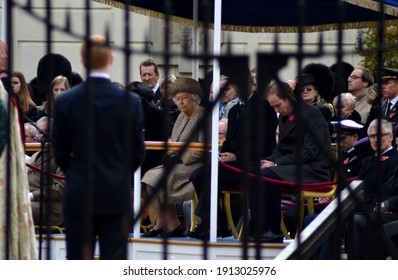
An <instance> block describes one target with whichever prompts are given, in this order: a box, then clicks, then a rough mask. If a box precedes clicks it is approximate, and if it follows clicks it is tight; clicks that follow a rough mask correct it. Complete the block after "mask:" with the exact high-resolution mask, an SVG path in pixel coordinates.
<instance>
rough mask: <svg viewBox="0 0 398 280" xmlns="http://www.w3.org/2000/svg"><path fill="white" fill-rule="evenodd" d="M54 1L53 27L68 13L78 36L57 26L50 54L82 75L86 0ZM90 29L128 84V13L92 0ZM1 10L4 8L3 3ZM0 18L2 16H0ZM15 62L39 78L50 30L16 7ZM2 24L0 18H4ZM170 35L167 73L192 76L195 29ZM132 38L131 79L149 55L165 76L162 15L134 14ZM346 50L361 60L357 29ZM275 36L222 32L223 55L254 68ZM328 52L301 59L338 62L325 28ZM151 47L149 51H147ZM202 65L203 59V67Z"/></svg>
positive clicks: (283, 40)
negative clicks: (105, 42) (110, 50)
mask: <svg viewBox="0 0 398 280" xmlns="http://www.w3.org/2000/svg"><path fill="white" fill-rule="evenodd" d="M17 2H18V3H20V4H22V5H23V4H25V3H26V2H27V1H26V0H18V1H17ZM31 2H32V10H33V11H34V12H35V13H37V14H38V15H40V16H41V17H42V18H45V15H46V5H45V4H46V1H45V0H32V1H31ZM51 3H52V9H53V11H52V21H53V22H54V24H55V25H57V26H59V27H63V26H64V24H65V22H66V17H67V16H66V15H67V14H69V16H70V19H71V26H70V27H71V30H72V31H73V32H74V33H75V34H77V35H78V36H71V35H68V34H66V33H63V32H61V31H58V30H54V31H53V32H52V33H51V34H52V44H51V52H53V53H60V54H62V55H64V56H65V57H66V58H68V59H69V60H70V62H71V64H72V69H73V71H75V72H78V73H79V74H81V75H82V76H83V77H84V76H85V70H84V69H83V68H82V66H81V64H80V56H79V48H80V45H81V36H84V34H85V18H86V12H85V1H82V0H81V1H77V0H53V1H51ZM91 5H92V6H91V8H92V10H91V13H90V16H91V30H92V33H101V34H104V33H105V30H109V34H110V39H111V41H112V42H113V43H114V44H115V46H117V48H116V56H115V62H114V66H113V68H112V73H111V76H112V79H113V80H115V81H118V82H121V83H123V84H125V82H126V77H125V64H126V61H125V58H124V55H123V53H122V52H121V51H120V50H119V47H123V46H124V41H125V35H124V32H125V31H124V30H125V26H124V17H125V15H124V11H123V10H120V9H116V8H113V7H110V6H106V5H103V4H100V3H98V2H94V1H92V4H91ZM1 11H2V7H1ZM0 17H1V16H0ZM13 17H14V18H13V26H12V32H13V46H14V47H13V64H14V67H13V68H14V69H16V70H20V71H22V72H23V73H24V74H25V76H26V78H27V80H28V81H30V80H31V79H33V78H34V77H36V68H37V63H38V61H39V60H40V58H41V57H43V56H44V55H45V54H46V53H47V44H46V42H47V39H46V29H45V25H44V24H43V23H42V22H38V21H37V19H34V18H33V17H32V16H30V15H29V14H28V13H26V12H25V11H23V10H22V9H19V8H17V9H15V10H14V13H13ZM0 22H2V19H1V21H0ZM171 26H172V28H171V34H170V35H171V36H170V51H172V52H173V53H176V54H178V55H176V56H174V57H172V58H171V60H170V68H169V73H170V74H174V75H177V76H180V75H184V76H190V75H191V73H192V62H191V60H188V59H186V58H184V56H183V55H182V54H181V53H182V47H183V45H184V41H185V42H188V46H189V51H190V52H191V51H192V32H191V27H190V26H183V25H177V24H172V25H171ZM130 28H131V29H130V41H129V46H130V47H131V48H132V49H133V54H132V56H131V58H130V60H129V66H130V67H131V69H130V72H131V73H130V76H129V77H128V78H127V79H128V81H136V80H140V77H139V63H140V62H141V61H142V60H144V59H146V58H148V57H151V58H153V59H155V60H156V61H157V62H158V63H159V65H160V68H161V75H164V67H163V65H164V62H163V57H162V56H160V54H161V53H162V52H163V50H164V43H163V42H164V32H165V26H164V22H163V21H161V20H158V19H154V18H150V17H146V16H142V15H139V14H133V13H131V17H130ZM212 34H213V32H212V31H211V30H210V31H209V38H210V40H209V45H210V49H209V51H210V52H211V51H212V44H213V41H212V40H211V36H212ZM343 37H344V39H343V43H344V44H343V49H344V51H345V52H346V54H345V55H344V56H343V60H344V61H346V62H348V63H350V64H352V65H353V66H354V67H355V66H357V65H358V64H359V62H360V59H361V58H360V57H359V56H358V55H357V54H356V52H355V43H356V37H357V31H356V30H346V31H344V36H343ZM203 38H204V32H203V30H201V31H200V40H199V41H200V47H199V49H200V50H202V48H203ZM274 38H275V35H274V34H267V33H261V34H257V33H256V34H253V33H242V32H223V33H222V40H221V41H222V47H221V51H222V53H226V52H227V50H228V49H230V50H231V51H232V53H235V54H246V55H249V57H250V59H249V61H250V68H253V67H255V66H256V54H257V52H259V51H260V52H272V50H273V48H274V46H273V41H274ZM318 38H319V33H307V34H304V42H305V47H304V50H311V51H315V50H316V49H317V48H318V45H317V41H318ZM278 40H279V42H280V44H281V45H280V46H279V50H280V51H281V52H294V51H296V50H297V34H293V33H281V34H279V37H278ZM323 42H324V43H325V45H324V50H325V51H326V52H327V53H328V55H324V56H322V57H319V58H311V59H306V60H304V61H303V66H304V65H306V64H307V63H309V62H317V63H324V64H326V65H328V66H330V65H332V64H333V63H335V62H336V60H337V58H336V55H335V53H336V50H337V49H336V42H337V32H336V31H328V32H323ZM145 49H148V50H149V51H150V52H151V53H150V54H148V53H145ZM202 68H203V65H202V63H201V62H200V69H202ZM279 74H280V75H281V78H282V79H283V80H287V79H292V78H294V77H295V76H296V74H297V63H296V61H295V60H294V59H290V60H289V64H288V66H287V67H285V68H284V69H282V71H281V73H279ZM199 76H200V77H203V71H199Z"/></svg>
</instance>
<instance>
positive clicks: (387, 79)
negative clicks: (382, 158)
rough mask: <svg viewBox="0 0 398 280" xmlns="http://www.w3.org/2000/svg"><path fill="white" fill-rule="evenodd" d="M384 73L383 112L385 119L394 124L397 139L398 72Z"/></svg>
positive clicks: (382, 84) (385, 71)
mask: <svg viewBox="0 0 398 280" xmlns="http://www.w3.org/2000/svg"><path fill="white" fill-rule="evenodd" d="M383 72H384V75H383V77H382V79H381V90H382V91H381V92H382V95H383V98H384V99H385V102H384V103H383V105H382V107H381V108H382V109H381V110H382V114H383V116H384V119H386V120H387V121H389V122H391V123H392V124H393V128H394V139H395V138H396V137H397V128H398V112H397V110H398V70H396V69H391V68H384V69H383ZM394 144H395V143H394Z"/></svg>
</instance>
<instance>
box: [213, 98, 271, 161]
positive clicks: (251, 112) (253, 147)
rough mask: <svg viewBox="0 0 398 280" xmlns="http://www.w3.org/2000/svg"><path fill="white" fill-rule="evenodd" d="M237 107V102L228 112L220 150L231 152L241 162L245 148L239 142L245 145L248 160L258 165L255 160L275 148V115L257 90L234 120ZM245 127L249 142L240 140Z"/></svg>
mask: <svg viewBox="0 0 398 280" xmlns="http://www.w3.org/2000/svg"><path fill="white" fill-rule="evenodd" d="M238 106H239V103H238V104H236V105H235V106H234V107H232V108H231V109H230V111H229V113H228V127H227V136H226V139H225V141H224V143H223V146H222V148H221V152H223V153H224V152H230V153H234V154H235V156H236V159H237V161H239V162H243V157H244V156H245V151H246V150H245V148H244V146H243V145H247V146H248V149H247V151H248V152H249V154H248V163H249V164H250V165H256V166H258V165H259V160H260V159H263V158H265V157H266V156H268V155H270V154H271V153H272V150H273V148H274V147H275V143H276V137H275V135H276V127H277V125H278V118H277V116H276V113H275V110H274V109H273V108H272V107H271V106H270V105H269V103H268V101H267V100H266V99H265V98H262V97H261V96H259V95H258V94H257V93H253V95H252V96H251V98H250V99H249V100H248V101H247V102H246V104H245V105H244V107H243V109H242V111H241V112H240V116H241V117H242V119H241V118H240V117H239V120H238V119H237V113H238ZM244 111H246V112H244ZM261 113H262V115H261ZM245 126H248V131H249V135H248V137H247V139H248V140H249V143H244V137H246V134H245V129H246V127H245ZM258 145H261V146H258Z"/></svg>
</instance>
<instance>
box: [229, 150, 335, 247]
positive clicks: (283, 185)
mask: <svg viewBox="0 0 398 280" xmlns="http://www.w3.org/2000/svg"><path fill="white" fill-rule="evenodd" d="M332 158H333V159H334V160H337V159H338V153H337V145H336V144H332ZM222 165H224V167H226V168H229V169H230V170H233V171H235V172H239V173H243V171H242V170H240V169H238V168H235V167H232V166H229V165H228V164H225V163H222ZM249 175H250V176H255V175H254V174H249ZM332 178H334V179H337V174H336V172H333V174H332ZM262 179H263V180H266V178H262ZM273 181H274V182H275V183H277V184H278V185H279V186H280V191H281V195H282V196H295V197H297V191H296V187H295V186H294V185H295V184H294V183H293V182H284V181H280V180H273ZM242 186H243V184H242V183H239V184H237V185H234V186H228V187H226V188H223V190H222V194H223V196H222V197H223V206H224V211H225V213H226V215H227V221H228V224H229V226H230V228H231V230H232V233H233V235H234V237H235V238H236V239H239V240H241V238H242V234H243V232H242V230H243V227H239V226H238V225H235V223H234V221H233V218H232V209H231V199H230V197H231V194H240V193H241V192H242ZM336 192H337V184H336V180H334V181H330V182H322V183H313V184H302V185H301V186H300V193H299V195H298V197H299V201H298V202H291V201H281V204H282V205H285V206H289V207H298V222H297V231H296V233H295V237H296V236H297V234H298V232H299V231H300V230H301V229H302V227H303V224H304V217H305V214H306V211H305V210H307V214H313V213H314V212H315V208H316V207H319V206H326V205H327V204H328V203H323V202H315V199H316V198H328V199H329V200H330V201H331V200H332V199H334V198H335V197H336ZM284 214H285V211H284V210H282V211H281V215H282V220H281V231H282V233H283V235H284V236H285V238H287V239H290V238H291V237H290V236H291V235H290V234H289V233H288V230H287V228H286V225H285V223H284V219H283V218H284Z"/></svg>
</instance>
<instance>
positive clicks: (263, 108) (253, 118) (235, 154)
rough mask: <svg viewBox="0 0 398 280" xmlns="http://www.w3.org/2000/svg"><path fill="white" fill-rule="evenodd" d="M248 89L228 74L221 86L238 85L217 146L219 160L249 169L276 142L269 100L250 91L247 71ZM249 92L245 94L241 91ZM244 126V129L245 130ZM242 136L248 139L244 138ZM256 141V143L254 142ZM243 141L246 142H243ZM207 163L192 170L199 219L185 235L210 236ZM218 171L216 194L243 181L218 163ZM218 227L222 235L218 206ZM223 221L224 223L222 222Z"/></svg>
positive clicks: (249, 79)
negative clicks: (222, 136) (235, 102)
mask: <svg viewBox="0 0 398 280" xmlns="http://www.w3.org/2000/svg"><path fill="white" fill-rule="evenodd" d="M247 75H248V81H249V82H248V83H247V86H248V90H246V91H245V90H244V89H243V88H242V86H239V85H238V84H237V82H235V80H234V79H233V78H231V77H230V78H229V81H228V83H226V84H225V87H224V88H222V89H221V93H220V94H222V91H223V90H225V89H226V88H228V87H230V86H233V87H235V88H237V95H238V98H239V102H238V103H237V104H236V105H235V106H234V107H232V108H231V109H230V111H229V113H228V126H227V135H226V139H225V141H224V143H223V146H222V147H221V150H220V154H219V157H220V161H221V162H225V163H227V164H229V165H231V166H233V167H237V168H240V169H243V168H244V167H243V166H244V164H245V162H246V163H247V166H248V170H254V169H255V168H258V160H259V159H260V158H261V157H265V156H268V155H270V154H271V152H272V149H273V148H274V146H275V143H276V137H275V134H276V126H277V122H278V120H277V116H276V113H275V111H274V110H272V108H271V106H270V105H269V103H268V101H267V100H265V99H264V98H263V97H262V96H261V95H260V94H258V93H256V92H253V91H252V85H253V81H252V78H251V75H250V72H249V71H248V73H247ZM243 92H246V93H249V94H248V97H246V98H245V96H244V93H243ZM246 129H247V133H246ZM245 136H248V137H247V140H249V141H250V142H249V143H248V142H246V141H245ZM257 144H258V146H257ZM245 145H246V146H245ZM209 169H210V166H204V167H201V168H199V169H197V170H195V171H194V172H193V173H192V175H191V178H190V179H191V181H192V183H193V185H194V188H195V192H196V194H197V196H198V200H199V201H198V205H197V208H196V215H197V216H199V217H200V218H201V219H199V220H200V222H199V223H198V224H197V226H196V228H195V229H194V230H193V231H190V232H188V233H187V236H189V237H193V238H199V239H208V238H209V223H210V197H209V196H210V195H209V193H210V190H209V183H208V182H207V183H206V182H205V180H204V178H208V177H206V174H210V172H209ZM218 170H219V173H218V191H219V196H220V195H221V191H222V188H223V187H228V186H233V185H236V184H238V183H239V182H242V175H241V174H239V173H236V172H233V171H230V170H228V169H227V168H225V167H222V166H220V165H219V169H218ZM218 214H219V215H218V224H219V229H218V231H217V236H222V237H225V235H227V233H228V232H229V231H228V230H225V215H224V213H223V212H222V210H221V209H219V210H218ZM223 222H224V225H223Z"/></svg>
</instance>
